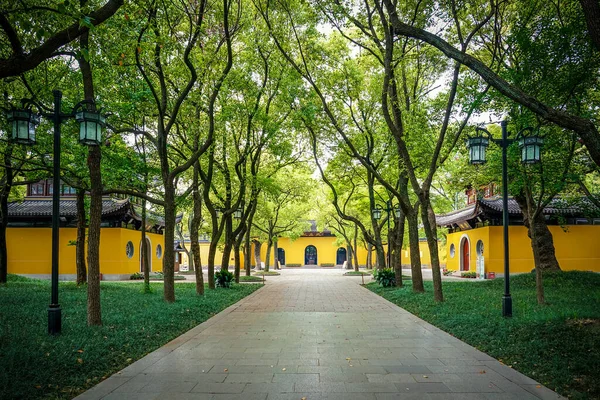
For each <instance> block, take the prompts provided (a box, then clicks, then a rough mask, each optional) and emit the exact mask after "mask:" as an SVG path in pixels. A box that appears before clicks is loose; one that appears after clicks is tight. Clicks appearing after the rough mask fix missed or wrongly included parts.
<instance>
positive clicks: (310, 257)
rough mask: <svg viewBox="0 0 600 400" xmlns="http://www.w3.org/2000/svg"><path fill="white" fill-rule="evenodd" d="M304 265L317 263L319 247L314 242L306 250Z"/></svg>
mask: <svg viewBox="0 0 600 400" xmlns="http://www.w3.org/2000/svg"><path fill="white" fill-rule="evenodd" d="M304 265H317V248H316V247H315V246H313V245H312V244H311V245H310V246H306V249H305V250H304Z"/></svg>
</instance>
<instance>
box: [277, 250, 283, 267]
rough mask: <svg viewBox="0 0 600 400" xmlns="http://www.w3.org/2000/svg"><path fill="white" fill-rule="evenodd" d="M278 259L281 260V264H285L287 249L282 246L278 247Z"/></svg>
mask: <svg viewBox="0 0 600 400" xmlns="http://www.w3.org/2000/svg"><path fill="white" fill-rule="evenodd" d="M277 260H279V265H285V250H284V249H282V248H281V247H279V248H277Z"/></svg>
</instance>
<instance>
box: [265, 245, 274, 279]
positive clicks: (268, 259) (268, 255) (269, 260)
mask: <svg viewBox="0 0 600 400" xmlns="http://www.w3.org/2000/svg"><path fill="white" fill-rule="evenodd" d="M272 247H273V241H272V240H271V239H269V240H268V241H267V259H266V260H265V271H266V272H269V267H270V265H269V264H270V263H271V248H272Z"/></svg>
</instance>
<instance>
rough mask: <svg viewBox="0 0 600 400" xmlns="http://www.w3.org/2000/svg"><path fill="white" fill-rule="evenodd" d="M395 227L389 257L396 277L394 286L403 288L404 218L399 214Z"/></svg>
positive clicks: (402, 214)
mask: <svg viewBox="0 0 600 400" xmlns="http://www.w3.org/2000/svg"><path fill="white" fill-rule="evenodd" d="M396 221H397V225H396V226H394V229H393V232H394V234H393V241H392V242H391V243H392V252H391V253H392V254H391V256H390V259H391V263H392V268H394V274H395V276H396V286H398V287H401V286H403V282H402V244H403V242H404V225H405V223H406V217H405V216H404V213H401V215H400V218H399V219H397V220H396Z"/></svg>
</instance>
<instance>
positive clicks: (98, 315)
mask: <svg viewBox="0 0 600 400" xmlns="http://www.w3.org/2000/svg"><path fill="white" fill-rule="evenodd" d="M86 2H87V0H81V1H80V5H81V7H82V8H83V6H84V5H85V3H86ZM80 45H81V49H82V50H85V51H88V50H89V33H88V32H86V33H84V34H83V35H81V37H80ZM78 61H79V69H80V70H81V74H82V77H83V93H84V98H85V100H87V101H94V97H95V96H94V80H93V77H92V69H91V66H90V63H89V61H87V60H86V59H85V58H84V57H80V58H79V60H78ZM101 160H102V153H101V151H100V145H98V146H90V147H89V151H88V158H87V164H88V170H89V174H90V225H89V228H88V259H87V261H88V293H87V294H88V298H87V322H88V325H102V312H101V309H100V226H101V223H102V174H101V172H100V163H101ZM53 184H54V190H60V182H54V183H53Z"/></svg>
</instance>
